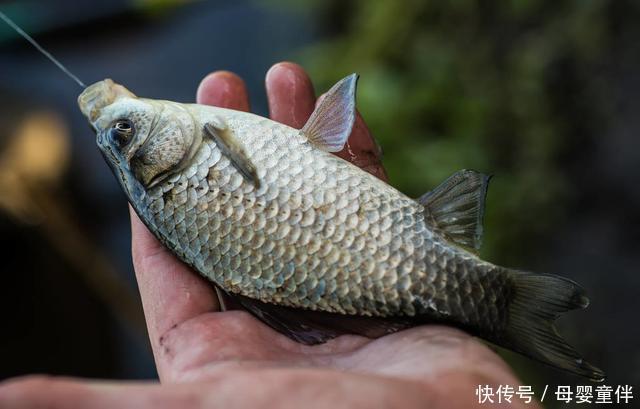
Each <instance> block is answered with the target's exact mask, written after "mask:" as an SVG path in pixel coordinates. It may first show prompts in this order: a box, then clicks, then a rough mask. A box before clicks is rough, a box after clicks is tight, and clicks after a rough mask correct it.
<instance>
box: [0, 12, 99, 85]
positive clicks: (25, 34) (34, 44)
mask: <svg viewBox="0 0 640 409" xmlns="http://www.w3.org/2000/svg"><path fill="white" fill-rule="evenodd" d="M0 18H1V19H2V20H4V22H5V23H7V24H8V25H9V26H10V27H11V28H13V29H14V30H16V32H17V33H18V34H20V35H21V36H22V37H24V38H25V40H27V41H28V42H30V43H31V45H33V46H34V47H35V48H36V49H37V50H38V51H40V52H41V53H42V54H44V56H45V57H47V58H48V59H49V60H51V62H52V63H54V64H55V65H56V66H57V67H58V68H60V69H61V70H62V72H64V73H65V74H67V75H68V76H69V78H71V79H72V80H74V81H75V82H77V83H78V85H80V86H81V87H82V88H83V89H84V88H87V86H86V85H84V82H82V81H80V79H79V78H78V77H76V76H75V75H73V73H72V72H71V71H69V70H68V69H67V67H65V66H64V65H62V63H61V62H60V61H58V60H57V59H56V58H55V57H54V56H53V55H51V53H49V52H48V51H47V50H45V49H44V48H43V47H42V46H41V45H40V44H38V42H37V41H36V40H34V39H33V38H32V37H31V36H30V35H29V34H27V33H25V32H24V30H23V29H21V28H20V27H18V25H17V24H16V23H14V22H13V20H11V19H10V18H9V17H7V15H6V14H4V13H3V12H2V11H0Z"/></svg>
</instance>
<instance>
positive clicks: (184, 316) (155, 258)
mask: <svg viewBox="0 0 640 409" xmlns="http://www.w3.org/2000/svg"><path fill="white" fill-rule="evenodd" d="M129 209H130V214H131V237H132V239H131V250H132V255H133V266H134V269H135V272H136V279H137V281H138V288H139V291H140V296H141V298H142V306H143V308H144V314H145V317H146V321H147V328H148V331H149V339H150V342H151V347H152V349H153V354H154V356H155V358H156V364H157V367H158V373H159V375H160V378H161V379H162V378H163V377H164V376H165V369H166V362H165V360H164V358H163V354H162V338H163V336H164V334H166V333H167V332H168V331H169V330H171V329H173V328H175V327H176V326H178V325H180V324H181V323H183V322H185V321H187V320H189V319H191V318H194V317H196V316H198V315H200V314H203V313H205V312H208V311H217V310H218V309H219V305H218V300H217V298H216V297H215V293H214V290H213V288H212V286H211V285H210V284H209V283H208V282H207V281H205V280H204V279H203V278H201V277H200V276H198V275H196V274H195V273H193V272H192V271H191V270H190V269H189V268H188V267H187V266H186V265H184V264H183V263H182V262H180V261H179V260H178V259H177V258H176V257H175V256H174V255H173V254H171V253H170V252H169V251H168V250H167V249H166V248H165V247H164V246H163V245H162V244H160V242H159V241H158V240H157V239H156V238H155V237H154V236H153V235H152V234H151V233H150V232H149V230H148V229H147V228H146V226H145V225H144V224H143V223H142V221H140V219H139V218H138V215H137V214H136V213H135V212H134V211H133V209H131V207H129Z"/></svg>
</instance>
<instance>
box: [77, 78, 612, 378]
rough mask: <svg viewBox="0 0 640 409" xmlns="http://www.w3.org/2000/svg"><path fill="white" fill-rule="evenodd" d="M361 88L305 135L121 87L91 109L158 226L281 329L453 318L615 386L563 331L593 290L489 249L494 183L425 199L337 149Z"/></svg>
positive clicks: (105, 85)
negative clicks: (311, 318) (504, 260)
mask: <svg viewBox="0 0 640 409" xmlns="http://www.w3.org/2000/svg"><path fill="white" fill-rule="evenodd" d="M351 81H352V82H349V79H345V80H343V81H342V82H341V83H339V84H338V85H336V86H335V87H334V88H332V90H331V91H330V92H329V93H328V97H327V98H325V99H326V100H327V101H325V102H323V104H321V105H320V106H319V107H318V109H317V110H316V112H315V113H314V115H312V118H311V119H310V123H308V124H307V125H306V126H305V128H303V129H302V130H298V129H293V128H291V127H288V126H286V125H283V124H280V123H277V122H274V121H271V120H269V119H266V118H263V117H259V116H256V115H253V114H250V113H245V112H239V111H233V110H228V109H223V108H216V107H209V106H201V105H195V104H178V103H174V102H169V101H156V100H146V99H141V98H137V97H135V96H134V95H133V94H131V93H130V92H129V91H127V90H126V89H124V87H121V86H119V85H116V84H114V83H112V82H110V81H109V80H105V81H102V82H100V83H97V84H94V85H93V86H91V87H89V88H88V89H87V91H85V92H84V93H83V94H82V95H81V96H80V98H79V101H80V107H81V109H82V111H83V112H84V113H85V115H86V116H87V117H88V118H89V121H90V122H91V123H92V125H93V126H94V128H95V129H96V132H97V134H98V145H99V146H100V148H101V151H102V152H103V154H104V155H105V158H106V159H107V162H108V163H109V164H110V165H111V167H112V169H114V172H115V173H116V176H117V177H118V179H119V180H120V182H121V184H122V186H123V189H124V190H125V192H126V194H127V196H128V197H129V200H130V202H131V203H132V205H133V206H134V208H135V210H136V211H137V213H138V214H139V215H140V217H141V219H142V220H143V221H144V222H145V224H146V225H147V226H148V227H149V228H150V230H151V231H152V232H153V233H154V234H155V235H156V236H157V237H158V238H159V239H160V240H161V241H162V242H163V243H164V244H165V245H166V246H167V247H168V248H169V249H171V250H172V251H173V252H174V253H175V254H176V255H178V257H180V258H181V259H182V260H184V261H185V262H186V263H188V264H189V265H191V266H192V267H193V268H194V269H195V270H196V271H198V272H199V273H200V274H202V275H204V276H205V277H207V278H209V279H210V280H211V281H212V282H213V283H215V284H216V285H217V286H219V287H220V288H222V289H223V290H224V291H226V292H227V293H229V294H231V295H235V296H239V297H241V299H243V300H245V303H243V304H246V305H247V306H248V307H249V309H250V310H252V311H253V312H257V314H256V315H257V316H258V317H260V318H263V319H264V320H265V321H266V322H267V323H270V324H271V325H273V324H274V323H273V322H272V321H273V320H272V319H268V318H269V317H271V318H273V317H274V316H278V314H281V313H282V314H285V315H283V316H282V317H281V319H283V320H284V319H285V318H286V317H289V318H290V317H292V316H293V317H299V318H300V319H303V318H302V317H303V314H298V313H297V312H303V313H305V312H317V313H323V314H324V313H326V314H329V316H330V317H351V318H354V317H355V318H357V317H362V319H363V320H364V319H367V318H372V319H374V321H373V322H372V324H370V325H373V326H379V327H381V328H382V331H380V332H378V335H382V334H384V333H387V332H390V331H395V330H398V329H401V328H404V327H407V326H411V325H417V324H420V323H427V322H445V323H449V324H452V325H457V326H459V327H462V328H465V329H468V330H470V331H472V332H474V333H475V334H477V335H480V336H482V337H484V338H485V339H487V340H490V341H492V342H495V343H498V344H500V345H503V346H506V347H508V348H511V349H514V350H516V351H519V352H522V353H524V354H526V355H528V356H530V357H533V358H535V359H538V360H540V361H543V362H546V363H549V364H552V365H555V366H557V367H561V368H563V369H566V370H569V371H572V372H575V373H578V374H581V375H584V376H588V377H590V378H592V379H596V378H602V372H601V371H600V370H598V369H597V368H594V367H592V366H591V365H589V364H587V363H586V362H584V361H582V359H581V358H580V357H579V355H577V353H575V351H574V350H573V349H572V348H571V347H570V346H568V345H567V344H566V343H564V341H562V339H560V338H559V337H558V336H557V335H556V334H554V331H555V329H554V328H553V320H555V318H556V317H557V316H558V315H559V314H560V313H562V312H565V311H567V310H570V309H574V308H578V307H585V306H586V304H587V299H586V297H584V294H583V292H582V289H581V288H580V287H578V286H577V285H576V284H575V283H573V282H571V281H569V280H566V279H563V278H560V277H557V276H551V275H535V274H531V273H523V272H519V271H515V270H510V269H507V268H503V267H499V266H496V265H493V264H491V263H488V262H486V261H483V260H481V259H480V258H478V257H477V255H476V254H475V251H474V248H477V247H478V246H479V239H480V233H481V225H480V221H481V217H482V206H483V200H484V193H485V191H486V183H487V180H488V179H487V178H486V177H484V176H483V175H481V174H478V173H477V172H473V171H461V172H459V173H457V174H456V175H454V176H452V178H450V179H449V180H447V181H446V182H445V183H443V185H441V187H439V188H437V189H436V190H434V191H433V192H431V193H428V194H426V195H425V196H423V197H422V198H420V199H419V200H415V199H412V198H409V197H407V196H406V195H404V194H403V193H401V192H399V191H398V190H396V189H394V188H393V187H391V186H389V185H388V184H386V183H384V182H382V181H380V180H378V179H377V178H375V177H373V176H372V175H370V174H368V173H367V172H364V171H362V170H361V169H359V168H357V167H355V166H353V165H352V164H350V163H348V162H346V161H344V160H342V159H340V158H338V157H336V156H334V155H332V154H331V153H329V152H328V151H332V150H336V149H339V148H340V147H341V146H342V145H341V143H342V144H343V143H344V141H345V140H346V137H347V136H348V134H349V133H350V130H351V124H352V121H353V109H354V108H353V101H352V99H353V95H352V93H353V92H354V91H355V79H353V78H352V79H351ZM349 99H351V100H349ZM323 105H324V106H323ZM349 121H351V123H349ZM550 286H553V287H554V288H553V289H551V288H549V287H550ZM282 308H284V309H288V310H286V311H289V312H286V313H285V312H283V311H285V310H283V309H282ZM265 309H268V314H262V313H261V311H263V310H265ZM291 311H296V313H295V315H291V313H290V312H291ZM332 320H333V318H330V319H325V318H323V322H322V325H320V327H323V328H328V327H331V325H332V324H331V322H333V321H332ZM376 320H380V321H376ZM394 321H397V322H400V323H401V324H399V325H397V326H394V325H393V324H389V323H392V322H394ZM315 322H316V323H318V320H316V321H315ZM350 322H351V323H353V322H354V321H350ZM290 325H292V323H290V322H289V323H284V325H281V326H278V325H273V326H274V327H275V328H277V329H280V330H282V328H283V327H284V328H290V327H289V326H290ZM309 325H314V324H309ZM336 325H337V324H336ZM350 325H351V324H350ZM354 327H355V324H354ZM348 328H349V327H347V330H346V331H347V332H348V331H349V330H348ZM343 329H344V326H343ZM283 332H286V331H283ZM340 332H345V331H338V333H340ZM354 332H358V331H354ZM540 333H544V334H543V335H544V336H542V338H540V337H539V335H536V334H540ZM367 334H369V333H367ZM288 335H290V336H291V335H292V334H288ZM335 335H336V334H333V335H332V336H335ZM293 338H295V339H299V340H303V341H304V340H305V338H304V337H296V336H295V334H294V336H293ZM314 339H315V338H314ZM323 339H325V338H320V340H323ZM544 342H546V343H547V344H548V346H545V345H542V346H541V344H544ZM554 353H556V355H558V354H560V355H561V356H560V357H557V356H555V355H554Z"/></svg>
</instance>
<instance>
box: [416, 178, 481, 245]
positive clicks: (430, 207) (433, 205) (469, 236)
mask: <svg viewBox="0 0 640 409" xmlns="http://www.w3.org/2000/svg"><path fill="white" fill-rule="evenodd" d="M489 179H490V177H489V176H487V175H483V174H482V173H478V172H476V171H473V170H461V171H459V172H456V173H454V174H453V175H452V176H450V177H449V178H448V179H447V180H445V181H444V182H442V184H440V186H438V187H437V188H435V189H434V190H432V191H431V192H428V193H426V194H424V195H422V196H421V197H420V198H419V199H418V202H420V204H422V205H423V206H424V207H425V216H426V217H427V219H428V220H429V221H430V222H431V223H432V224H433V225H435V227H437V228H439V229H440V230H441V231H442V232H443V233H444V234H445V236H446V237H447V238H449V239H450V240H451V241H453V242H454V243H456V244H458V245H461V246H463V247H465V248H467V249H469V250H471V251H475V252H478V251H479V250H480V245H481V243H482V218H483V216H484V200H485V196H486V194H487V187H488V184H489Z"/></svg>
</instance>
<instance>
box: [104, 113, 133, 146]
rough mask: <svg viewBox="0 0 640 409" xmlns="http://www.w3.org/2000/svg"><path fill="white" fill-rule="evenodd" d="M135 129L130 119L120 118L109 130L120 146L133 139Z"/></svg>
mask: <svg viewBox="0 0 640 409" xmlns="http://www.w3.org/2000/svg"><path fill="white" fill-rule="evenodd" d="M133 133H134V129H133V124H132V123H131V121H129V120H128V119H118V120H117V121H115V122H114V123H113V125H112V126H111V129H110V130H109V136H110V138H111V140H112V141H113V142H115V143H116V144H117V145H118V146H119V147H123V146H125V145H126V144H128V143H129V141H131V137H132V136H133Z"/></svg>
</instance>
